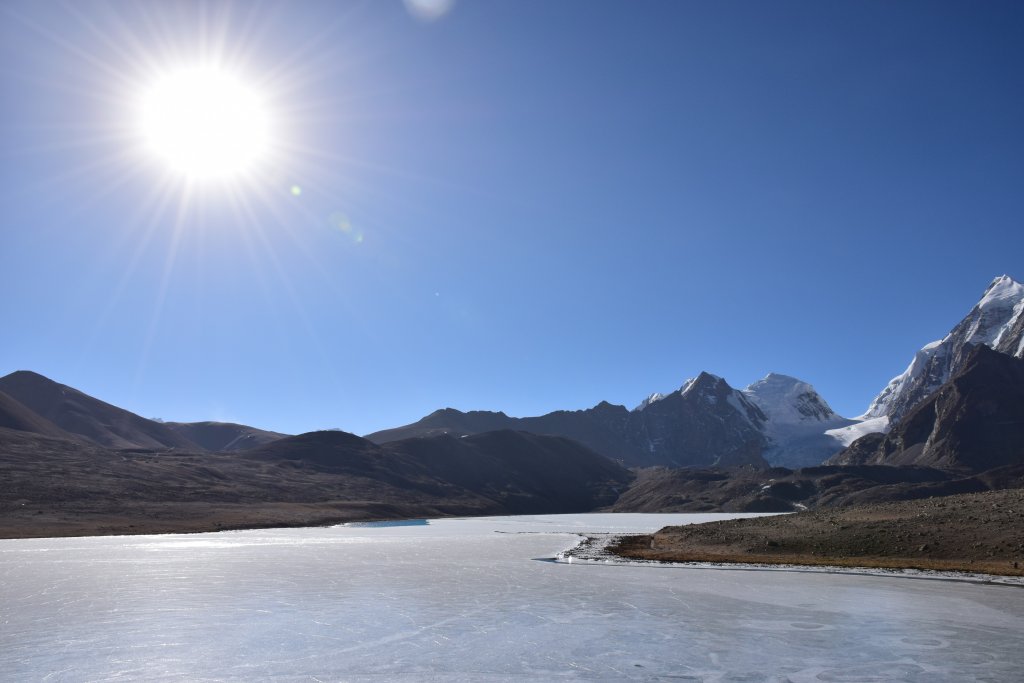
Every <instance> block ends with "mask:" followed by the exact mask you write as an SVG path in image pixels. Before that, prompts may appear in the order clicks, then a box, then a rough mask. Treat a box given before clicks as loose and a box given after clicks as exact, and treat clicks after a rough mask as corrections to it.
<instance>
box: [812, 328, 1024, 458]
mask: <svg viewBox="0 0 1024 683" xmlns="http://www.w3.org/2000/svg"><path fill="white" fill-rule="evenodd" d="M963 353H964V355H965V358H964V360H963V361H962V362H961V363H958V366H959V367H958V371H957V373H956V374H955V375H954V376H953V377H952V378H951V379H949V380H948V381H946V382H945V383H944V384H942V385H941V386H940V387H939V388H938V390H937V391H935V392H934V393H932V394H931V395H930V396H928V397H926V398H925V399H923V400H922V401H921V402H919V403H918V405H917V406H916V407H914V408H913V409H911V410H910V412H909V413H907V414H906V415H904V416H903V418H902V419H901V420H900V421H899V422H898V423H897V424H896V425H895V426H894V427H893V429H892V430H891V431H890V432H889V433H888V434H887V435H885V436H882V435H871V436H868V437H864V438H862V439H860V440H858V441H856V442H854V443H853V444H852V445H851V446H850V448H848V449H846V450H844V451H843V452H841V453H840V454H838V455H836V456H835V457H834V458H832V460H831V461H830V462H831V463H832V464H837V465H845V464H882V465H916V466H927V467H937V468H942V469H951V470H963V471H968V472H983V471H986V470H990V469H993V468H996V467H1004V466H1009V465H1020V464H1024V359H1019V358H1014V357H1012V356H1008V355H1006V354H1003V353H999V352H998V351H993V350H991V349H989V348H988V347H987V346H984V345H978V346H975V347H966V348H965V349H964V351H963Z"/></svg>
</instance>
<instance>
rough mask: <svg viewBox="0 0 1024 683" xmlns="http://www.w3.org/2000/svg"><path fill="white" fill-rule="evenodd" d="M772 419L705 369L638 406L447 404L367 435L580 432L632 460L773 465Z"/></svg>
mask: <svg viewBox="0 0 1024 683" xmlns="http://www.w3.org/2000/svg"><path fill="white" fill-rule="evenodd" d="M765 421H766V418H765V416H764V414H763V413H762V412H761V410H760V409H759V408H758V407H757V406H756V405H755V404H754V403H753V402H751V401H750V400H749V399H748V398H747V397H746V396H745V395H744V394H743V393H742V392H740V391H737V390H735V389H733V388H732V387H731V386H729V384H728V382H726V381H725V380H724V379H722V378H721V377H716V376H714V375H711V374H709V373H706V372H705V373H701V374H700V376H698V377H696V378H695V379H692V380H688V381H687V382H686V383H685V384H684V385H683V386H682V387H681V388H680V389H679V390H677V391H674V392H672V393H670V394H667V395H664V396H662V395H657V396H654V397H652V398H651V399H648V400H647V401H644V403H642V404H641V405H640V406H638V407H637V408H636V409H634V410H632V411H630V410H627V409H626V408H625V407H623V406H618V405H612V404H610V403H607V402H601V403H599V404H598V405H596V406H594V407H593V408H590V409H587V410H576V411H567V410H561V411H556V412H553V413H548V414H546V415H541V416H538V417H525V418H513V417H508V416H507V415H505V414H504V413H492V412H485V411H474V412H469V413H463V412H460V411H458V410H453V409H451V408H447V409H445V410H439V411H436V412H434V413H431V414H430V415H428V416H427V417H425V418H423V419H422V420H420V421H418V422H415V423H413V424H410V425H406V426H404V427H399V428H396V429H389V430H385V431H381V432H375V433H373V434H369V435H368V436H367V438H368V439H370V440H372V441H375V442H377V443H386V442H388V441H391V440H394V439H398V438H408V437H411V436H425V435H434V434H439V433H445V434H455V435H466V434H474V433H477V432H479V431H483V430H485V429H495V428H506V429H517V430H522V431H528V432H532V433H535V434H547V435H557V436H563V437H566V438H570V439H574V440H577V441H579V442H580V443H583V444H585V445H587V446H588V447H590V448H592V449H594V450H596V451H597V452H599V453H602V454H603V455H606V456H608V457H610V458H613V459H615V460H618V461H620V462H622V463H623V464H625V465H627V466H646V465H653V464H657V465H669V466H673V467H711V466H721V467H729V466H741V465H752V466H755V467H765V466H767V463H766V462H765V461H764V459H763V458H762V457H761V453H762V452H763V451H764V449H765V448H766V446H767V443H768V442H767V439H766V437H765V436H764V433H763V425H764V423H765Z"/></svg>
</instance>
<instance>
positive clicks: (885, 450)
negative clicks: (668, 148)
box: [0, 276, 1024, 534]
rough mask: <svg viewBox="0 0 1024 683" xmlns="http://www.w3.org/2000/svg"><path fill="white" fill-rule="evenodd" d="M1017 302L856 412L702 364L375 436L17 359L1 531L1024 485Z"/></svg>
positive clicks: (699, 504) (1010, 295)
mask: <svg viewBox="0 0 1024 683" xmlns="http://www.w3.org/2000/svg"><path fill="white" fill-rule="evenodd" d="M1022 311H1024V286H1021V285H1020V284H1018V283H1016V282H1015V281H1013V280H1012V279H1010V278H1008V277H1005V276H1004V277H1000V278H996V280H994V281H993V282H992V284H991V285H990V286H989V287H988V288H987V289H986V290H985V292H984V294H983V296H982V298H981V300H980V301H979V302H978V304H977V305H975V306H974V307H973V308H972V309H971V311H970V312H969V313H968V315H967V316H966V317H965V318H964V319H963V320H962V321H961V322H960V323H958V324H957V325H956V326H955V327H954V328H953V329H952V330H951V331H950V333H949V334H948V335H946V336H945V337H944V338H943V339H941V340H939V341H937V342H933V343H931V344H928V345H927V346H925V347H924V348H923V349H922V350H921V351H920V352H918V354H916V356H915V358H914V360H913V361H912V362H911V364H910V366H909V367H908V368H907V370H906V371H905V372H904V373H902V374H901V375H900V376H898V377H896V378H894V379H893V380H892V381H891V382H890V383H889V384H888V386H887V387H886V388H885V389H884V390H883V391H882V392H881V393H880V394H879V396H878V397H877V398H876V399H875V400H874V401H873V402H872V404H871V406H870V408H869V410H868V412H867V413H865V415H863V416H860V417H858V418H844V417H842V416H839V415H837V414H836V413H835V412H834V411H833V410H832V409H831V408H830V407H829V405H828V403H827V402H826V401H825V400H824V399H823V398H822V397H821V396H820V395H819V394H818V393H817V392H816V391H815V390H814V388H813V387H812V386H811V385H810V384H808V383H806V382H803V381H801V380H799V379H796V378H793V377H789V376H786V375H780V374H774V373H772V374H769V375H767V376H766V377H764V378H763V379H761V380H759V381H757V382H755V383H753V384H752V385H750V386H749V387H747V388H746V389H743V390H737V389H734V388H733V387H731V386H730V385H729V384H728V382H726V381H725V380H724V379H723V378H721V377H717V376H715V375H712V374H710V373H707V372H702V373H701V374H700V375H698V376H697V377H695V378H693V379H690V380H687V381H686V382H685V383H684V384H683V385H682V386H681V387H680V388H679V389H678V390H676V391H673V392H671V393H668V394H664V395H662V394H652V395H651V396H649V397H648V398H647V399H645V400H644V401H643V402H641V403H640V405H638V406H637V407H636V408H634V409H632V410H629V409H627V408H625V407H624V406H621V405H613V404H610V403H607V402H602V403H599V404H598V405H596V406H594V407H593V408H590V409H586V410H575V411H556V412H553V413H549V414H547V415H542V416H538V417H527V418H515V417H509V416H508V415H506V414H504V413H501V412H488V411H470V412H461V411H458V410H454V409H451V408H447V409H443V410H438V411H436V412H434V413H432V414H430V415H428V416H427V417H425V418H423V419H422V420H419V421H418V422H415V423H413V424H410V425H406V426H404V427H398V428H395V429H390V430H385V431H382V432H376V433H374V434H371V435H369V436H368V437H367V438H361V437H358V436H355V435H352V434H347V433H344V432H338V431H327V432H311V433H308V434H300V435H298V436H288V435H284V434H279V433H276V432H270V431H266V430H261V429H257V428H255V427H249V426H246V425H239V424H232V423H219V422H194V423H178V422H162V421H159V420H149V419H146V418H143V417H141V416H139V415H136V414H134V413H132V412H130V411H127V410H125V409H123V408H119V407H117V406H114V405H112V404H109V403H106V402H104V401H101V400H99V399H96V398H94V397H92V396H89V395H87V394H85V393H83V392H81V391H79V390H77V389H74V388H72V387H69V386H66V385H63V384H59V383H57V382H54V381H52V380H50V379H48V378H46V377H43V376H42V375H39V374H36V373H33V372H29V371H18V372H14V373H12V374H10V375H7V376H6V377H2V378H0V512H3V513H4V515H5V518H6V519H7V520H8V522H10V524H14V525H15V527H17V525H18V524H21V525H22V526H21V527H17V528H18V529H22V531H18V530H14V531H12V529H14V528H15V527H10V528H8V527H5V529H6V530H0V532H2V533H3V534H12V533H23V529H30V530H34V531H29V532H25V533H40V529H44V528H45V529H54V530H58V531H59V533H62V534H63V533H76V531H75V529H77V527H69V525H73V524H74V523H76V522H75V520H83V519H88V520H90V521H89V522H88V523H85V522H83V523H82V524H84V526H81V528H80V530H81V532H82V533H94V532H96V531H97V530H100V531H101V532H104V533H113V531H111V530H120V531H121V532H125V531H132V530H135V531H139V530H143V529H145V530H150V531H159V530H203V529H212V528H225V527H230V526H254V525H256V526H258V525H260V524H282V523H284V524H287V523H296V524H310V523H317V522H322V521H340V520H344V519H351V518H358V519H365V518H368V517H385V518H395V517H409V516H418V515H424V516H430V515H433V516H436V515H450V514H523V513H540V512H574V511H586V510H592V509H595V508H597V507H602V506H605V507H609V506H611V509H614V510H617V511H630V510H632V511H656V510H666V511H668V510H675V511H680V510H690V511H703V510H715V509H728V510H738V511H783V510H794V509H801V508H804V507H817V506H831V505H845V504H851V503H857V502H873V501H875V502H876V501H883V500H899V499H907V498H920V497H927V496H932V495H948V494H951V493H965V492H976V491H984V490H989V489H999V488H1007V487H1014V486H1021V485H1022V484H1024V341H1022V340H1024V322H1022V320H1024V312H1022ZM856 437H859V438H856ZM826 460H827V462H826V463H825V464H824V465H822V463H823V462H824V461H826ZM627 467H629V468H647V469H641V470H636V469H634V470H633V471H630V470H629V469H627ZM28 515H33V516H31V517H28ZM39 515H43V516H42V517H40V516H39ZM47 524H49V525H50V526H46V525H47ZM54 533H57V532H56V531H55V532H54Z"/></svg>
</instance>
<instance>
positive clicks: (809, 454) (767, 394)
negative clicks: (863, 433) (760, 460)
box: [743, 373, 856, 467]
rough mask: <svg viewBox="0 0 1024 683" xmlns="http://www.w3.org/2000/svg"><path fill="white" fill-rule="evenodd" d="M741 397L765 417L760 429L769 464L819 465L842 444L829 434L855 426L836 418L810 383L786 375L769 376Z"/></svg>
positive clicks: (838, 416) (749, 388)
mask: <svg viewBox="0 0 1024 683" xmlns="http://www.w3.org/2000/svg"><path fill="white" fill-rule="evenodd" d="M743 395H744V396H745V397H746V398H748V399H749V400H750V401H751V402H752V403H754V404H755V405H756V406H757V407H758V408H760V410H761V412H762V413H764V415H765V417H766V420H765V422H764V423H763V425H762V426H761V431H762V432H763V433H764V435H765V437H766V438H767V440H768V447H767V449H766V450H765V452H764V458H765V460H767V461H768V462H769V463H771V464H772V465H779V466H782V467H805V466H808V465H820V464H821V463H822V462H824V461H825V460H826V459H827V458H829V457H831V456H832V455H835V454H836V453H837V452H839V451H840V450H841V449H842V448H843V447H844V445H845V444H844V443H843V441H842V439H841V438H839V437H838V436H835V435H832V434H830V433H829V432H830V431H831V430H839V429H843V428H847V427H850V426H852V425H854V424H856V421H855V420H850V419H847V418H845V417H843V416H842V415H837V414H836V413H835V411H833V410H832V408H831V407H830V406H829V405H828V403H827V402H826V401H825V399H823V398H822V397H821V395H820V394H818V392H817V391H815V389H814V387H812V386H811V385H810V384H808V383H807V382H803V381H801V380H799V379H797V378H795V377H790V376H788V375H780V374H776V373H770V374H769V375H767V376H766V377H764V379H761V380H758V381H757V382H754V383H753V384H751V385H750V386H749V387H747V388H746V389H744V390H743Z"/></svg>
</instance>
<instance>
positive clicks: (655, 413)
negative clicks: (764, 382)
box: [627, 372, 767, 467]
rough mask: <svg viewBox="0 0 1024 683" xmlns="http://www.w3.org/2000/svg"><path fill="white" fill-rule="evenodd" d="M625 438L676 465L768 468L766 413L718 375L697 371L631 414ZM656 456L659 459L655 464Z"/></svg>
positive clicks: (652, 454)
mask: <svg viewBox="0 0 1024 683" xmlns="http://www.w3.org/2000/svg"><path fill="white" fill-rule="evenodd" d="M630 416H631V418H632V419H631V420H630V421H629V422H628V423H627V429H628V430H629V432H628V438H629V440H630V441H631V442H633V443H635V444H637V445H639V446H640V447H641V448H642V449H643V450H646V451H647V453H648V454H649V456H654V457H651V458H650V459H649V460H648V461H647V462H645V463H637V464H651V461H652V460H654V461H655V462H656V463H657V464H665V465H671V466H674V467H730V466H737V465H754V466H757V467H764V466H766V465H767V463H765V461H764V459H763V458H762V457H761V453H762V452H763V451H764V449H765V447H766V446H767V440H766V439H765V436H764V434H763V433H762V431H761V427H762V426H763V425H764V423H765V422H766V418H765V416H764V413H762V412H761V410H760V409H759V408H758V407H757V406H755V405H754V404H753V403H751V402H750V401H749V400H748V399H747V398H746V397H745V396H744V395H743V394H742V393H741V392H738V391H736V390H735V389H733V388H732V387H730V386H729V384H728V383H727V382H726V381H725V380H724V379H722V378H720V377H715V376H714V375H710V374H708V373H706V372H705V373H701V374H700V376H699V377H697V378H696V379H695V380H693V381H692V382H690V383H688V384H687V385H686V386H685V387H684V388H683V389H681V390H680V391H676V392H673V393H671V394H669V395H668V396H665V397H664V398H662V399H660V400H658V401H655V402H653V403H649V404H647V405H646V406H645V407H644V408H643V410H637V411H634V412H633V413H631V415H630ZM655 457H656V458H657V459H656V460H655Z"/></svg>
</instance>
